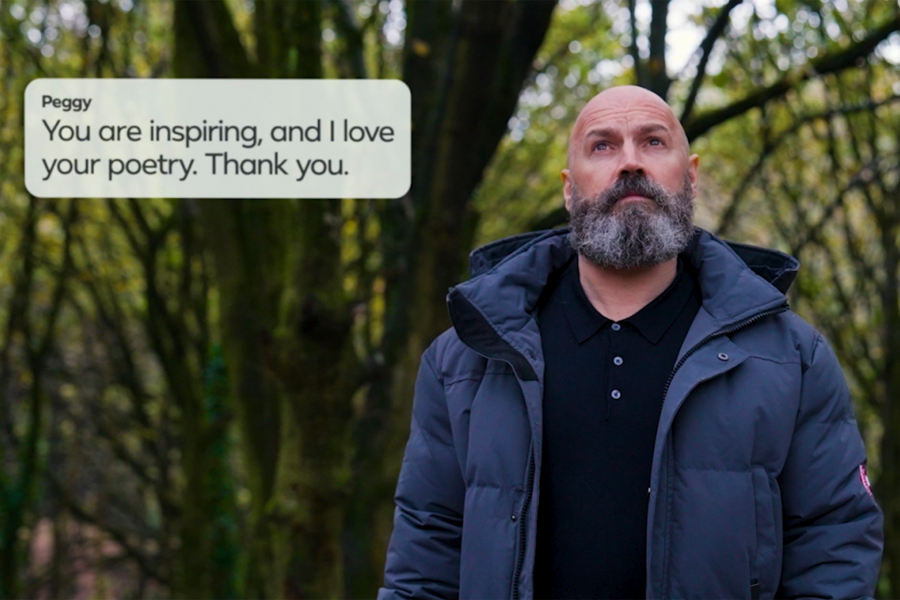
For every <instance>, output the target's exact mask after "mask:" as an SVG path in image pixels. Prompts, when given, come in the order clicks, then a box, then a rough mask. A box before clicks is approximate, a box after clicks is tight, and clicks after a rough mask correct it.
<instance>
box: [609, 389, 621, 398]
mask: <svg viewBox="0 0 900 600" xmlns="http://www.w3.org/2000/svg"><path fill="white" fill-rule="evenodd" d="M610 396H612V397H613V400H618V399H619V398H621V397H622V392H620V391H619V390H613V391H612V393H611V394H610Z"/></svg>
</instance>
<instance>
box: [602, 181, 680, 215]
mask: <svg viewBox="0 0 900 600" xmlns="http://www.w3.org/2000/svg"><path fill="white" fill-rule="evenodd" d="M627 196H643V197H645V198H649V199H650V200H653V201H654V202H655V203H656V204H657V206H666V205H667V204H668V200H669V195H668V194H667V193H666V190H665V189H664V188H663V187H662V186H661V185H660V184H658V183H656V182H655V181H653V180H652V179H650V178H649V177H647V176H646V175H644V174H642V173H634V174H628V175H622V176H621V177H619V178H618V179H616V181H615V182H613V184H612V185H611V186H609V187H608V188H606V189H605V190H603V191H602V192H600V193H599V194H598V195H597V198H596V201H597V202H596V205H597V206H598V207H600V208H602V209H603V210H608V209H610V208H612V207H613V205H614V204H615V203H616V202H618V201H619V200H621V199H622V198H625V197H627Z"/></svg>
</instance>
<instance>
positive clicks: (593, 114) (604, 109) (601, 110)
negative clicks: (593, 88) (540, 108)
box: [573, 86, 680, 135]
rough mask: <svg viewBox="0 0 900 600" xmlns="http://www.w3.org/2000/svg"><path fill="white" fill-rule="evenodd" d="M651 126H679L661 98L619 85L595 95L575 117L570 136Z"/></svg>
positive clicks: (640, 89) (647, 92)
mask: <svg viewBox="0 0 900 600" xmlns="http://www.w3.org/2000/svg"><path fill="white" fill-rule="evenodd" d="M651 123H652V124H655V125H663V126H665V127H666V128H668V129H673V128H677V127H679V126H680V125H679V123H678V120H677V119H676V118H675V115H674V113H673V112H672V109H671V108H669V105H668V104H666V103H665V101H664V100H663V99H662V98H660V97H659V96H657V95H656V94H654V93H653V92H650V91H649V90H645V89H643V88H639V87H636V86H622V87H617V88H610V89H608V90H606V91H604V92H601V93H600V94H598V95H596V96H594V98H592V99H591V101H590V102H588V103H587V105H585V107H584V109H582V111H581V114H579V115H578V119H577V120H576V122H575V127H574V130H573V133H577V134H579V135H583V134H585V133H587V132H588V131H590V130H593V129H596V128H600V127H609V126H632V127H643V126H645V125H647V124H651Z"/></svg>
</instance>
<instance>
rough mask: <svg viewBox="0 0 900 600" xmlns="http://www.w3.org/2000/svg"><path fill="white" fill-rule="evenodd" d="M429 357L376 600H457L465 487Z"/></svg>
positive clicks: (419, 383) (416, 401)
mask: <svg viewBox="0 0 900 600" xmlns="http://www.w3.org/2000/svg"><path fill="white" fill-rule="evenodd" d="M431 352H432V350H431V349H429V350H428V351H426V353H425V354H424V355H423V357H422V364H421V366H420V367H419V375H418V379H417V381H416V391H415V398H414V400H413V415H412V426H411V431H410V436H409V442H408V443H407V445H406V454H405V455H404V457H403V465H402V467H401V469H400V479H399V482H398V483H397V493H396V495H395V497H394V499H395V502H396V509H395V511H394V531H393V534H392V535H391V541H390V545H389V546H388V552H387V562H386V565H385V573H384V587H383V588H381V589H380V590H379V591H378V599H379V600H383V599H388V598H457V597H458V596H459V570H460V565H459V558H460V540H461V532H462V519H463V503H464V499H465V484H464V483H463V478H462V473H461V471H460V467H459V461H458V459H457V454H456V451H455V449H454V445H453V437H452V433H451V429H450V418H449V415H448V411H447V403H446V399H445V395H444V388H443V384H442V382H441V380H440V378H439V377H438V376H437V373H436V370H435V368H434V365H433V364H432V358H431Z"/></svg>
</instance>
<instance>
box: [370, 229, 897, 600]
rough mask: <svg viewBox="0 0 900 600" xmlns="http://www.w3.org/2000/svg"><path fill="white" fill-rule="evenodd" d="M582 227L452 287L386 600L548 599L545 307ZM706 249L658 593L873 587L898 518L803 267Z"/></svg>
mask: <svg viewBox="0 0 900 600" xmlns="http://www.w3.org/2000/svg"><path fill="white" fill-rule="evenodd" d="M566 233H567V232H566V230H555V231H550V232H546V233H541V234H526V235H523V236H517V237H515V238H510V239H508V240H501V241H500V242H496V243H494V244H491V245H489V246H486V247H485V248H483V249H481V250H479V251H476V252H474V253H473V255H472V260H471V262H472V267H473V269H472V270H473V275H474V277H473V279H471V280H469V281H467V282H466V283H463V284H461V285H459V286H457V287H455V288H453V289H452V290H451V291H450V295H449V296H448V304H449V308H450V314H451V317H452V320H453V328H452V329H450V330H448V331H447V332H445V333H444V334H443V335H441V336H440V337H439V338H438V339H437V340H436V341H435V342H434V343H433V344H432V345H431V347H430V348H429V349H428V350H427V351H426V352H425V354H424V355H423V357H422V364H421V368H420V371H419V378H418V382H417V384H416V393H415V400H414V403H413V415H412V430H411V433H410V438H409V443H408V445H407V448H406V455H405V457H404V460H403V466H402V469H401V473H400V480H399V483H398V485H397V493H396V503H397V509H396V513H395V520H394V532H393V536H392V538H391V543H390V547H389V550H388V556H387V566H386V570H385V587H384V588H382V589H381V590H380V591H379V594H378V597H379V598H457V597H460V598H523V599H525V598H531V597H532V595H533V581H532V572H533V563H534V555H535V533H536V529H537V528H536V524H537V512H538V510H539V508H540V489H539V485H538V484H539V482H540V472H541V435H542V433H541V399H542V395H543V383H542V381H543V371H544V359H543V356H542V353H541V340H540V334H539V331H538V325H537V322H536V321H535V316H534V308H535V305H536V303H537V300H538V297H539V296H540V294H541V291H542V290H543V288H544V285H545V284H546V283H547V281H548V279H549V277H550V276H551V274H552V273H553V272H554V271H556V270H558V269H560V268H561V267H562V266H563V265H564V264H565V263H566V262H567V261H568V260H569V259H570V258H571V257H572V249H571V247H570V246H569V244H568V242H567V239H566ZM688 255H689V260H690V262H691V264H692V266H693V268H694V269H695V271H696V273H697V274H698V281H699V285H700V289H701V291H702V295H703V304H702V307H701V308H700V310H699V312H698V314H697V316H696V318H695V320H694V322H693V324H692V326H691V328H690V331H689V332H688V334H687V337H686V339H685V341H684V345H683V346H682V349H681V352H680V355H679V359H678V360H677V362H676V366H675V368H674V370H673V372H672V376H671V377H670V381H669V385H668V388H667V392H666V394H665V397H664V398H660V404H661V414H660V419H659V427H658V430H657V435H656V442H655V448H654V453H653V466H652V471H651V472H652V476H651V480H650V481H649V482H648V486H649V489H650V505H649V514H648V515H647V597H648V598H773V597H775V596H776V595H777V596H778V597H787V598H798V597H815V598H861V597H868V596H872V595H873V594H874V591H875V583H876V580H877V577H878V569H879V565H880V561H881V552H882V515H881V511H880V510H879V508H878V506H877V505H876V503H875V501H874V499H873V498H872V496H871V494H870V491H869V488H868V482H867V481H866V480H865V469H864V467H863V465H864V463H865V460H866V456H865V450H864V447H863V443H862V440H861V438H860V435H859V431H858V429H857V425H856V421H855V419H854V416H853V409H852V407H851V403H850V396H849V392H848V389H847V385H846V383H845V381H844V377H843V374H842V372H841V369H840V366H839V364H838V361H837V359H836V358H835V355H834V353H833V352H832V350H831V348H830V347H829V346H828V344H827V343H826V342H825V341H824V340H823V339H822V337H821V336H820V335H819V334H818V333H817V332H816V331H815V330H814V329H813V328H812V327H810V326H809V325H808V324H807V323H805V322H804V321H803V320H802V319H800V318H799V317H798V316H797V315H795V314H794V313H793V312H791V311H789V310H788V308H787V304H786V301H785V296H784V293H785V291H786V290H787V287H788V286H789V285H790V283H791V282H792V281H793V279H794V276H795V275H796V271H797V268H798V266H799V265H798V263H797V261H796V260H795V259H793V258H791V257H790V256H787V255H785V254H782V253H779V252H774V251H770V250H764V249H761V248H755V247H751V246H746V245H739V244H727V243H725V242H723V241H722V240H720V239H718V238H716V237H715V236H713V235H711V234H709V233H707V232H705V231H701V230H698V232H697V235H696V236H695V238H694V241H693V243H692V246H691V248H690V249H689V250H688ZM623 468H628V466H627V465H623ZM610 518H615V515H610ZM604 543H615V541H614V540H608V541H606V542H604ZM597 568H598V569H602V568H603V565H597Z"/></svg>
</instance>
